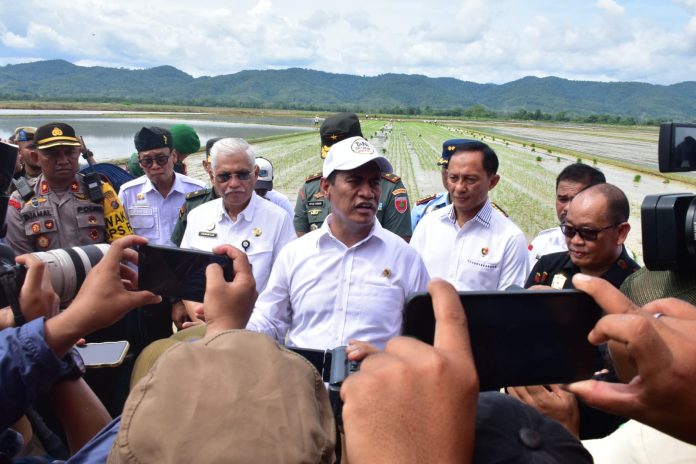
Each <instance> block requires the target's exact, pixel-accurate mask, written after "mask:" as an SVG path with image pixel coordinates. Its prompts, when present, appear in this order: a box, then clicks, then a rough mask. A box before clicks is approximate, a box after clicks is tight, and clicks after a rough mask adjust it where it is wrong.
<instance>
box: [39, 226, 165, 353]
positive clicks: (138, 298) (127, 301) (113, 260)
mask: <svg viewBox="0 0 696 464" xmlns="http://www.w3.org/2000/svg"><path fill="white" fill-rule="evenodd" d="M145 243H147V239H146V238H144V237H138V236H137V235H129V236H127V237H124V238H121V239H119V240H116V241H115V242H113V243H112V244H111V247H110V248H109V251H108V252H107V253H106V255H105V256H104V257H103V258H102V260H101V261H100V262H99V264H97V265H96V266H94V268H93V269H92V271H91V272H90V273H89V274H88V275H87V278H86V279H85V281H84V283H83V284H82V288H81V289H80V292H79V293H78V294H77V296H76V297H75V299H74V300H73V301H72V303H71V304H70V306H69V307H68V309H66V310H65V311H63V312H62V313H60V314H59V315H57V316H56V317H54V318H52V319H49V320H48V321H46V341H47V342H48V344H49V346H50V347H51V348H52V349H53V351H54V352H56V354H58V355H60V356H62V354H64V353H65V352H66V351H67V350H68V349H69V348H70V347H71V346H72V345H73V344H74V343H75V342H76V341H77V340H78V339H79V338H81V337H84V336H85V335H88V334H90V333H92V332H94V331H95V330H99V329H101V328H103V327H107V326H109V325H111V324H113V323H114V322H116V321H118V320H119V319H120V318H121V317H123V315H124V314H126V313H127V312H128V311H130V310H131V309H133V308H136V307H138V306H145V305H149V304H155V303H159V302H160V301H162V298H161V297H159V296H157V295H155V294H153V293H151V292H148V291H144V290H142V291H138V290H136V289H137V285H138V275H137V273H136V272H135V271H134V270H133V269H132V268H130V267H128V266H127V265H126V264H123V262H130V263H133V264H137V263H138V253H137V252H136V251H135V250H133V249H131V248H130V247H132V246H134V245H144V244H145Z"/></svg>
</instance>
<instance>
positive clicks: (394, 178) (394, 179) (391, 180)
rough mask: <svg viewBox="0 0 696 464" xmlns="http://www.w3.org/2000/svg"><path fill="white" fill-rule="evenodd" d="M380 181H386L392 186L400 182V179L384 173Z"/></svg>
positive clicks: (394, 175)
mask: <svg viewBox="0 0 696 464" xmlns="http://www.w3.org/2000/svg"><path fill="white" fill-rule="evenodd" d="M382 179H384V180H388V181H389V182H391V183H392V184H396V183H397V182H399V181H400V180H401V177H399V176H397V175H396V174H392V173H385V174H382Z"/></svg>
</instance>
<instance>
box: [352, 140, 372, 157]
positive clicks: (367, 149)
mask: <svg viewBox="0 0 696 464" xmlns="http://www.w3.org/2000/svg"><path fill="white" fill-rule="evenodd" d="M350 149H351V151H352V152H353V153H359V154H363V155H371V154H372V153H374V152H375V150H374V149H373V148H372V145H370V144H369V143H368V142H367V140H365V139H363V138H359V139H356V140H355V141H354V142H353V144H352V145H351V146H350Z"/></svg>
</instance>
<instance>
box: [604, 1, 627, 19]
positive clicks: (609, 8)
mask: <svg viewBox="0 0 696 464" xmlns="http://www.w3.org/2000/svg"><path fill="white" fill-rule="evenodd" d="M597 7H598V8H599V9H601V10H603V11H604V12H606V13H608V14H610V15H614V16H621V15H623V14H624V13H625V12H626V8H624V7H622V6H621V5H619V4H618V3H617V2H616V1H615V0H597Z"/></svg>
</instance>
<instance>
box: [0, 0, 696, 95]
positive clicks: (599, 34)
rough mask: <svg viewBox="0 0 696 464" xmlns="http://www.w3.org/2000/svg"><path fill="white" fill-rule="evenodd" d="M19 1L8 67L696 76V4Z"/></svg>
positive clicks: (7, 10)
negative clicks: (67, 64) (56, 63)
mask: <svg viewBox="0 0 696 464" xmlns="http://www.w3.org/2000/svg"><path fill="white" fill-rule="evenodd" d="M19 3H20V2H0V56H5V57H6V58H0V64H6V63H12V62H20V61H23V60H28V59H29V57H32V58H37V57H38V58H43V59H51V58H64V59H68V60H70V61H73V62H76V63H82V64H89V65H102V66H118V67H133V68H147V67H152V66H158V65H163V64H170V65H173V66H176V67H178V68H179V69H182V70H183V71H185V72H187V73H189V74H192V75H194V76H200V75H219V74H229V73H233V72H237V71H240V70H243V69H271V68H283V67H291V66H299V67H306V68H313V69H318V70H322V71H328V72H341V73H350V74H359V75H376V74H382V73H386V72H405V73H417V74H425V75H429V76H452V77H457V78H462V79H467V80H473V81H477V82H498V83H500V82H507V81H510V80H513V79H517V78H520V77H523V76H525V75H530V74H531V75H539V76H548V75H558V76H562V77H568V78H575V79H594V80H598V79H602V80H606V79H610V80H637V79H639V80H647V81H651V82H657V83H666V82H667V83H668V82H675V81H684V80H689V79H693V76H694V75H696V63H695V62H694V60H693V59H692V57H693V55H694V52H696V19H691V21H689V17H685V16H684V14H683V11H684V9H686V10H688V11H693V12H694V14H695V15H696V0H675V1H674V2H673V3H666V2H665V3H663V2H659V3H660V4H658V5H656V6H651V5H648V4H647V3H645V2H643V3H641V2H638V3H632V2H631V3H629V2H622V3H618V2H617V1H615V0H596V2H583V1H580V0H576V1H568V2H562V4H561V3H559V2H557V1H555V0H529V1H528V2H524V3H522V2H517V1H514V0H499V1H497V2H486V1H484V0H431V2H428V3H427V4H424V3H422V2H415V1H411V2H409V1H403V0H381V1H380V2H367V1H366V0H354V1H353V2H351V3H350V4H347V5H341V7H340V8H338V7H337V6H336V5H334V4H332V3H322V4H319V5H318V6H317V5H316V4H315V2H311V1H310V0H295V1H293V2H287V1H285V2H281V1H279V0H276V1H272V0H235V1H234V2H230V1H229V0H197V1H196V2H194V3H193V4H192V3H190V2H182V1H180V0H151V1H148V2H146V3H147V4H146V5H144V4H143V3H144V2H142V1H136V0H119V1H118V2H94V1H93V0H24V1H23V2H21V3H22V5H21V7H20V6H19ZM656 3H658V2H656ZM646 5H648V6H646ZM22 8H23V9H25V10H30V11H32V15H31V16H29V17H27V16H26V15H22V14H21V11H22ZM654 12H659V13H660V15H661V16H660V17H661V18H662V19H663V21H662V22H660V21H655V20H654V15H653V13H654ZM4 18H13V19H12V21H9V20H6V19H4ZM694 18H696V16H694Z"/></svg>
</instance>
